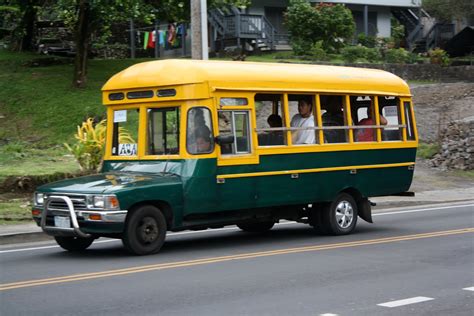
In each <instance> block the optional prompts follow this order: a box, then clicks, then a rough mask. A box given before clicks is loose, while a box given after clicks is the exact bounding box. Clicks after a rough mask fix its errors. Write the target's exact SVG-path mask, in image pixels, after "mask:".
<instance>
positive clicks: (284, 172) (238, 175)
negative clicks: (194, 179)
mask: <svg viewBox="0 0 474 316" xmlns="http://www.w3.org/2000/svg"><path fill="white" fill-rule="evenodd" d="M414 165H415V163H414V162H401V163H390V164H379V165H359V166H343V167H327V168H312V169H296V170H281V171H263V172H249V173H235V174H222V175H218V176H217V179H233V178H245V177H264V176H278V175H287V174H289V175H291V174H299V173H316V172H330V171H344V170H361V169H380V168H396V167H408V166H414Z"/></svg>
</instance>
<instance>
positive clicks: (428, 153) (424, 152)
mask: <svg viewBox="0 0 474 316" xmlns="http://www.w3.org/2000/svg"><path fill="white" fill-rule="evenodd" d="M439 149H440V147H439V144H434V143H431V144H427V143H420V144H419V145H418V150H417V152H416V155H417V156H418V157H420V158H424V159H431V158H433V157H434V155H436V154H437V153H438V152H439Z"/></svg>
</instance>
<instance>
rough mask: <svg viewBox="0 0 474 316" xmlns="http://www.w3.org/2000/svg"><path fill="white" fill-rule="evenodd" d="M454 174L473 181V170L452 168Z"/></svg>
mask: <svg viewBox="0 0 474 316" xmlns="http://www.w3.org/2000/svg"><path fill="white" fill-rule="evenodd" d="M453 173H454V175H455V176H458V177H463V178H467V179H471V180H473V181H474V170H454V171H453Z"/></svg>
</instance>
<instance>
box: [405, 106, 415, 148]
mask: <svg viewBox="0 0 474 316" xmlns="http://www.w3.org/2000/svg"><path fill="white" fill-rule="evenodd" d="M403 104H404V108H405V120H406V125H407V140H415V127H414V124H413V118H412V116H411V113H412V110H411V103H410V102H403Z"/></svg>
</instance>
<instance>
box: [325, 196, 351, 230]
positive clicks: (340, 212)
mask: <svg viewBox="0 0 474 316" xmlns="http://www.w3.org/2000/svg"><path fill="white" fill-rule="evenodd" d="M357 211H358V210H357V203H356V202H355V200H354V198H353V197H352V196H351V195H349V194H347V193H340V194H339V195H338V196H337V197H336V199H335V200H334V201H332V202H330V203H326V204H324V205H323V208H322V209H321V210H320V212H321V214H320V225H321V226H322V231H324V232H325V233H327V234H331V235H347V234H350V233H352V232H353V231H354V229H355V227H356V224H357Z"/></svg>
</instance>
